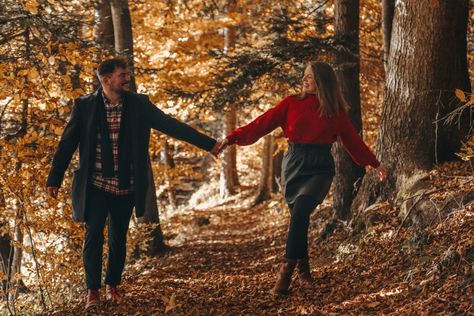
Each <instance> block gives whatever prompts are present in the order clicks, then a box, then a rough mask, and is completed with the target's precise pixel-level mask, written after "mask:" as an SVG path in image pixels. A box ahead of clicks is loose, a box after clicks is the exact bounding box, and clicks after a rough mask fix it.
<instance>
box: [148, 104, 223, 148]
mask: <svg viewBox="0 0 474 316" xmlns="http://www.w3.org/2000/svg"><path fill="white" fill-rule="evenodd" d="M145 98H146V100H145V117H146V119H147V120H148V121H149V123H150V126H151V127H152V128H154V129H156V130H158V131H160V132H163V133H165V134H167V135H169V136H171V137H174V138H176V139H179V140H184V141H186V142H188V143H190V144H192V145H194V146H196V147H199V148H201V149H204V150H206V151H210V152H211V153H213V154H214V152H216V143H217V142H216V140H215V139H214V138H212V137H209V136H207V135H204V134H202V133H200V132H198V131H197V130H195V129H194V128H192V127H191V126H189V125H187V124H186V123H183V122H181V121H179V120H177V119H175V118H173V117H171V116H169V115H167V114H165V113H164V112H163V111H161V110H160V109H158V108H157V107H156V106H154V105H153V104H152V103H151V102H150V100H149V99H148V97H145Z"/></svg>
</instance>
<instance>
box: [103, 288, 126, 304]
mask: <svg viewBox="0 0 474 316" xmlns="http://www.w3.org/2000/svg"><path fill="white" fill-rule="evenodd" d="M105 296H106V298H107V299H108V300H110V301H112V302H115V303H117V304H119V303H121V302H122V299H123V293H122V291H121V290H120V289H119V288H118V287H117V286H116V285H108V284H106V285H105Z"/></svg>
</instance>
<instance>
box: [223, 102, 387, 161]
mask: <svg viewBox="0 0 474 316" xmlns="http://www.w3.org/2000/svg"><path fill="white" fill-rule="evenodd" d="M318 106H319V102H318V100H317V98H316V96H314V95H308V96H306V97H305V98H304V99H303V100H300V99H298V98H297V97H295V96H289V97H286V98H284V99H283V100H281V101H280V103H278V105H277V106H276V107H274V108H272V109H270V110H268V111H267V112H265V113H263V114H262V115H260V116H259V117H257V118H256V119H255V120H254V121H252V122H251V123H249V124H247V125H245V126H242V127H239V128H237V129H235V130H234V131H232V132H231V133H230V134H229V135H227V140H228V142H229V144H238V145H241V146H244V145H251V144H253V143H255V142H256V141H257V140H259V139H260V137H262V136H264V135H266V134H268V133H270V132H271V131H273V130H274V129H276V128H277V127H281V128H282V129H283V133H284V135H285V137H286V138H287V139H288V140H289V141H291V142H295V143H301V144H332V143H334V142H335V141H336V140H337V138H338V137H339V139H340V140H341V142H342V145H343V146H344V148H345V149H346V151H347V152H348V153H349V155H350V156H351V157H352V159H353V160H354V161H355V162H356V163H357V164H358V165H361V166H367V165H370V166H372V167H374V168H377V167H378V166H379V165H380V162H379V161H378V160H377V158H375V156H374V154H373V153H372V152H371V151H370V149H369V147H367V145H366V144H365V143H364V141H363V140H362V138H361V137H360V136H359V134H358V133H357V132H356V130H355V128H354V126H353V125H352V123H351V121H350V119H349V116H348V115H347V113H346V112H345V111H342V112H341V113H339V114H337V115H334V116H332V117H330V118H326V117H321V116H320V114H319V111H318Z"/></svg>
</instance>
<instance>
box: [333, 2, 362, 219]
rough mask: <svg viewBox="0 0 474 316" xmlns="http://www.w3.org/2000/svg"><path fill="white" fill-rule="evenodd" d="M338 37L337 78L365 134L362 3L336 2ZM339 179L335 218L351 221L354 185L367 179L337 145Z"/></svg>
mask: <svg viewBox="0 0 474 316" xmlns="http://www.w3.org/2000/svg"><path fill="white" fill-rule="evenodd" d="M334 6H335V10H334V12H335V27H334V32H335V36H336V37H338V38H340V39H341V40H342V42H343V47H342V48H341V49H339V50H338V52H337V53H336V63H337V67H336V76H337V79H338V81H339V84H340V85H341V88H342V93H343V94H344V96H345V97H346V100H347V102H348V103H349V105H350V107H351V109H350V111H349V117H350V118H351V121H352V124H353V125H354V127H355V129H356V130H357V131H358V132H359V133H360V134H362V120H361V114H360V86H359V71H360V60H359V1H358V0H336V1H335V2H334ZM333 156H334V162H335V166H336V175H335V177H334V181H333V183H334V186H333V204H334V208H335V210H336V218H339V219H347V218H349V217H350V207H351V203H352V200H353V198H354V196H355V194H356V189H355V188H354V184H355V183H356V181H357V180H358V179H359V178H361V177H362V176H363V175H364V168H362V167H359V166H357V165H356V164H355V163H354V162H353V161H352V159H351V157H350V156H349V155H348V154H347V153H346V152H345V150H344V148H343V147H342V146H341V145H339V144H336V145H335V146H334V148H333Z"/></svg>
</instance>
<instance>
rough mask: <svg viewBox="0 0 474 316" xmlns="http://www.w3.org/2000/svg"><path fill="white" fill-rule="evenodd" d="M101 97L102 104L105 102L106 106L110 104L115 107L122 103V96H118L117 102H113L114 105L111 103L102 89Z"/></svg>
mask: <svg viewBox="0 0 474 316" xmlns="http://www.w3.org/2000/svg"><path fill="white" fill-rule="evenodd" d="M102 99H103V100H104V104H105V105H106V106H110V107H114V108H115V107H120V106H122V103H123V98H120V100H119V103H117V104H115V105H114V104H112V103H111V102H110V100H109V99H108V98H107V97H106V96H105V93H104V90H102Z"/></svg>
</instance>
